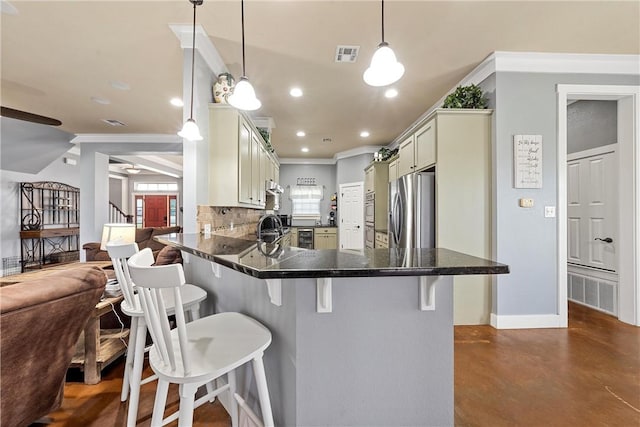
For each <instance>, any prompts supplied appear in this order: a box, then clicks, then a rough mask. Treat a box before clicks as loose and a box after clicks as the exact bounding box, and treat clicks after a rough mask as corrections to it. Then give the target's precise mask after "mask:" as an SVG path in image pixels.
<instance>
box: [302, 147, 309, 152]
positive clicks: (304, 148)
mask: <svg viewBox="0 0 640 427" xmlns="http://www.w3.org/2000/svg"><path fill="white" fill-rule="evenodd" d="M300 151H302V152H303V153H308V152H309V149H308V148H307V147H302V148H301V149H300Z"/></svg>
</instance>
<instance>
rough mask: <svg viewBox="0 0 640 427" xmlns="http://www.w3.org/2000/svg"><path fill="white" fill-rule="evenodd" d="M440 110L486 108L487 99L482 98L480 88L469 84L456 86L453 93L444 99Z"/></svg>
mask: <svg viewBox="0 0 640 427" xmlns="http://www.w3.org/2000/svg"><path fill="white" fill-rule="evenodd" d="M442 108H479V109H484V108H487V98H485V97H484V96H483V93H482V89H481V88H480V86H476V85H475V84H470V85H468V86H458V87H457V88H456V90H455V91H454V92H453V93H450V94H449V96H447V97H446V98H445V99H444V104H443V105H442Z"/></svg>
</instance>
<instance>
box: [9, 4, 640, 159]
mask: <svg viewBox="0 0 640 427" xmlns="http://www.w3.org/2000/svg"><path fill="white" fill-rule="evenodd" d="M10 3H11V5H13V6H14V7H15V9H16V10H17V12H18V13H17V14H15V15H12V14H6V13H3V14H2V15H1V16H2V22H1V24H2V30H1V31H2V33H1V38H2V70H1V72H2V87H1V89H2V93H1V94H2V105H3V106H7V107H11V108H15V109H19V110H25V111H29V112H32V113H36V114H40V115H44V116H49V117H54V118H57V119H60V120H61V121H62V122H63V124H62V126H61V129H62V130H65V131H67V132H70V133H74V134H78V133H149V134H151V133H160V134H174V133H175V132H176V131H177V130H179V128H180V127H181V124H182V123H181V122H182V111H181V109H177V108H175V107H172V106H171V105H170V104H169V99H170V98H172V97H174V96H181V94H182V64H183V56H182V51H181V49H180V46H179V42H178V39H177V38H176V36H175V35H174V34H173V32H172V31H171V29H170V28H169V24H190V23H191V20H192V12H193V10H192V6H191V3H189V2H188V1H187V0H176V1H142V0H141V1H97V0H84V1H19V0H13V1H11V2H10ZM639 16H640V2H638V1H627V2H611V1H568V2H557V1H550V2H547V1H531V2H527V1H511V2H508V1H497V2H487V1H467V2H464V1H389V0H388V1H387V2H386V3H385V38H386V40H387V41H388V42H389V43H390V45H391V47H392V48H393V49H394V50H395V52H396V55H397V57H398V59H399V61H401V62H402V63H404V66H405V68H406V73H405V76H404V77H403V78H402V79H401V80H400V81H399V82H398V83H397V84H396V85H394V87H396V88H397V89H398V91H399V93H400V94H399V95H398V97H397V98H395V99H386V98H384V96H383V92H384V90H383V89H380V88H372V87H369V86H367V85H366V84H365V83H364V82H363V80H362V73H363V72H364V70H365V69H366V68H367V66H368V63H369V61H370V58H371V55H372V54H373V51H374V50H375V47H376V46H377V45H378V43H379V42H380V2H377V1H376V2H371V1H306V0H305V1H303V0H298V1H247V2H245V23H246V30H245V37H246V39H245V40H246V59H247V75H248V76H249V78H250V80H251V81H252V83H253V85H254V87H255V89H256V92H257V94H258V96H259V98H260V99H261V100H262V104H263V107H262V108H261V109H260V110H259V111H257V112H256V115H257V116H269V117H273V119H274V120H275V123H276V126H277V127H276V128H275V129H274V131H273V135H272V138H273V143H274V146H275V148H276V151H277V153H278V155H279V156H280V157H311V158H330V157H332V156H333V155H334V154H335V153H336V152H340V151H344V150H348V149H351V148H355V147H358V146H362V145H386V144H388V143H389V142H390V141H392V140H393V139H394V138H395V137H396V136H397V135H399V134H400V133H401V132H402V131H403V130H404V129H405V128H407V127H408V126H409V125H410V124H411V123H412V122H413V121H414V120H415V119H416V118H417V117H418V116H420V115H421V114H422V113H423V112H425V111H426V110H427V109H428V108H429V107H431V105H433V104H434V103H435V102H436V101H437V100H438V99H440V98H441V97H442V96H443V95H445V94H446V93H447V91H449V90H450V89H451V88H452V87H453V86H455V84H456V83H457V82H459V81H460V80H461V79H462V78H463V77H464V76H465V75H466V74H467V73H469V72H470V71H471V70H472V69H473V68H474V67H475V66H476V65H477V64H478V63H479V62H480V61H482V60H483V59H484V58H485V57H486V56H487V55H489V54H490V53H491V52H493V51H531V52H533V51H535V52H572V53H612V54H640V18H639ZM198 24H200V25H202V26H203V27H204V29H205V31H206V32H207V34H209V36H210V38H211V41H212V43H213V44H214V46H215V47H216V48H217V50H218V51H219V52H220V55H221V56H222V59H223V60H224V62H225V63H226V64H227V67H228V68H229V69H230V71H231V73H232V74H233V75H234V76H236V78H238V77H239V76H240V74H241V45H240V1H239V0H233V1H222V0H205V2H204V5H203V6H200V7H198ZM338 44H347V45H359V46H361V50H360V55H359V58H358V60H357V62H356V63H354V64H343V63H335V62H334V55H335V49H336V46H337V45H338ZM113 81H120V82H125V83H127V84H128V85H129V86H130V89H129V90H119V89H116V88H114V87H112V85H111V84H110V82H113ZM294 85H297V86H300V87H301V88H302V89H303V90H304V92H305V94H304V96H303V97H302V98H298V99H294V98H291V97H290V96H289V95H288V91H289V88H290V87H291V86H294ZM91 97H100V98H104V99H108V100H109V101H110V104H109V105H100V104H97V103H95V102H93V101H92V100H91ZM102 119H116V120H119V121H121V122H123V123H125V124H126V126H125V127H112V126H109V125H107V124H105V123H103V122H102V121H101V120H102ZM364 129H366V130H368V131H369V132H370V134H371V136H370V137H369V138H367V139H363V138H360V137H359V133H360V131H361V130H364ZM298 130H304V131H305V132H306V134H307V136H306V137H305V138H304V139H301V138H298V137H296V136H295V133H296V131H298ZM327 137H329V138H331V139H332V140H333V142H332V143H330V144H327V143H322V139H323V138H327ZM302 146H307V147H309V148H310V152H309V153H307V154H304V153H301V152H300V148H301V147H302Z"/></svg>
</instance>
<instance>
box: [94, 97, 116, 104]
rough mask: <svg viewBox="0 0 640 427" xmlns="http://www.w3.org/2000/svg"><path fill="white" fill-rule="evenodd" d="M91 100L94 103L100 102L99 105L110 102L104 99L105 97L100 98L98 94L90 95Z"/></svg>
mask: <svg viewBox="0 0 640 427" xmlns="http://www.w3.org/2000/svg"><path fill="white" fill-rule="evenodd" d="M91 100H92V101H93V102H95V103H96V104H100V105H109V104H111V101H109V100H108V99H105V98H100V97H99V96H92V97H91Z"/></svg>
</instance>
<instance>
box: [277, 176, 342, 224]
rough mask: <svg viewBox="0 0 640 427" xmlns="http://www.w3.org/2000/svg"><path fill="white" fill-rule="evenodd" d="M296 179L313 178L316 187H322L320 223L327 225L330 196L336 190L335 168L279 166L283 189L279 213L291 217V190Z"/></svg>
mask: <svg viewBox="0 0 640 427" xmlns="http://www.w3.org/2000/svg"><path fill="white" fill-rule="evenodd" d="M298 178H315V179H316V184H317V185H323V186H324V200H323V201H322V203H321V204H320V212H321V215H322V223H323V224H324V223H328V222H329V219H328V216H329V211H330V209H329V206H330V203H331V195H332V194H333V193H335V192H336V191H337V190H336V166H335V165H298V164H283V165H280V182H279V184H280V185H281V186H282V187H284V195H283V197H282V200H281V201H280V213H281V214H287V215H291V209H292V208H291V199H290V196H291V188H290V187H292V186H294V185H296V183H297V179H298Z"/></svg>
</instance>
